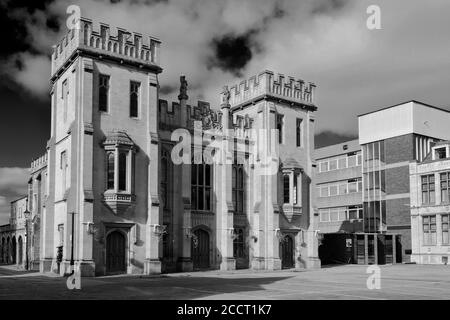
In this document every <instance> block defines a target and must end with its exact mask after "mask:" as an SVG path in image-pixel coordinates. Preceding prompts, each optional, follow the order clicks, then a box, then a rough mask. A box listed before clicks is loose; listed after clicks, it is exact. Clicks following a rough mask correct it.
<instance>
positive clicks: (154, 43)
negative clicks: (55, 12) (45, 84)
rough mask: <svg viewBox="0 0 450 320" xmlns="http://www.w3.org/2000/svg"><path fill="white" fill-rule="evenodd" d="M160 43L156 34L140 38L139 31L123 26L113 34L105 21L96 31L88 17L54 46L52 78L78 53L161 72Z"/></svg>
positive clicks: (81, 20)
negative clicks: (131, 30) (130, 30)
mask: <svg viewBox="0 0 450 320" xmlns="http://www.w3.org/2000/svg"><path fill="white" fill-rule="evenodd" d="M145 39H148V41H146V40H145ZM160 45H161V41H160V40H159V39H157V38H155V37H152V36H148V37H143V36H142V35H141V34H140V33H136V32H133V33H131V32H128V31H127V30H125V29H122V28H117V34H116V35H112V34H111V32H110V28H109V25H107V24H104V23H100V28H99V29H97V30H95V29H94V26H93V23H92V21H91V20H90V19H86V18H81V19H80V23H79V28H78V29H76V28H74V29H71V30H69V32H68V33H67V34H66V36H64V38H63V39H62V40H61V41H60V42H59V43H58V44H57V45H55V46H54V47H53V53H52V79H53V78H54V77H55V76H57V75H58V74H59V73H60V72H61V71H63V70H64V67H65V65H66V64H68V63H70V62H71V60H73V58H74V57H75V56H76V55H77V54H79V53H81V52H84V53H88V54H90V55H93V56H94V57H98V58H105V59H113V60H117V61H119V62H120V63H125V62H126V63H129V64H134V65H136V66H138V67H140V68H143V67H145V68H150V69H153V70H155V71H157V72H161V71H162V69H161V67H160V66H159V50H160Z"/></svg>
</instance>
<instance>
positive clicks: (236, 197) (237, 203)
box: [232, 164, 244, 213]
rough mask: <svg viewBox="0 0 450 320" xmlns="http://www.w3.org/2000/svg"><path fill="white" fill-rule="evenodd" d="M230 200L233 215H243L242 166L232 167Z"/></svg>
mask: <svg viewBox="0 0 450 320" xmlns="http://www.w3.org/2000/svg"><path fill="white" fill-rule="evenodd" d="M232 170H233V179H232V193H233V195H232V198H233V206H234V212H235V213H244V166H243V165H242V164H235V165H233V169H232Z"/></svg>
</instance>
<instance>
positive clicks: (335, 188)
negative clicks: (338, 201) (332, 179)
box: [330, 184, 338, 196]
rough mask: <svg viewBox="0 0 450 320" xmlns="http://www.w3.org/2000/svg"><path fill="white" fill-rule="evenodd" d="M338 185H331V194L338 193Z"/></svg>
mask: <svg viewBox="0 0 450 320" xmlns="http://www.w3.org/2000/svg"><path fill="white" fill-rule="evenodd" d="M337 189H338V188H337V185H335V184H334V185H331V186H330V196H335V195H337Z"/></svg>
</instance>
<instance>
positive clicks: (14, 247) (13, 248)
mask: <svg viewBox="0 0 450 320" xmlns="http://www.w3.org/2000/svg"><path fill="white" fill-rule="evenodd" d="M16 250H17V244H16V237H13V238H12V241H11V263H12V264H16V262H17V260H16V257H17V255H16V254H17V252H16Z"/></svg>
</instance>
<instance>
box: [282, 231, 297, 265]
mask: <svg viewBox="0 0 450 320" xmlns="http://www.w3.org/2000/svg"><path fill="white" fill-rule="evenodd" d="M280 249H281V250H280V251H281V268H283V269H288V268H293V267H294V239H293V238H292V237H291V236H290V235H286V236H285V237H284V239H283V240H282V241H281V248H280Z"/></svg>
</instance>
